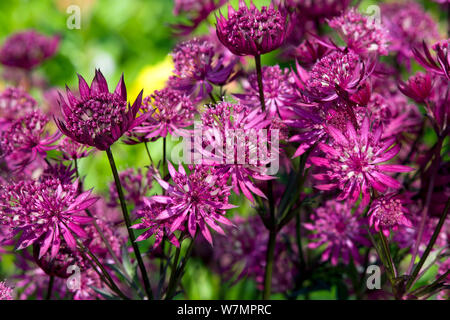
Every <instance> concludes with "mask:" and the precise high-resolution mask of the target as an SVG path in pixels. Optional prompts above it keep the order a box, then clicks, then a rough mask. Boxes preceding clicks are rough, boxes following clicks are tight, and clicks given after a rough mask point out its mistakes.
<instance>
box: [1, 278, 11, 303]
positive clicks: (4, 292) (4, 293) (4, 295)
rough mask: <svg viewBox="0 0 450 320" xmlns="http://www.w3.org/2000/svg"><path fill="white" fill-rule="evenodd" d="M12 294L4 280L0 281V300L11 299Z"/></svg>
mask: <svg viewBox="0 0 450 320" xmlns="http://www.w3.org/2000/svg"><path fill="white" fill-rule="evenodd" d="M12 295H13V290H12V289H11V288H10V287H9V286H7V285H6V283H5V282H3V281H0V300H13V298H12Z"/></svg>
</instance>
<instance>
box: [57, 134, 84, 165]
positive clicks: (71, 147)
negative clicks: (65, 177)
mask: <svg viewBox="0 0 450 320" xmlns="http://www.w3.org/2000/svg"><path fill="white" fill-rule="evenodd" d="M58 149H59V150H60V151H61V153H62V159H63V160H76V159H81V158H85V157H87V156H88V155H89V154H90V153H91V151H92V149H89V147H86V145H83V144H81V143H78V142H76V141H74V140H72V139H71V138H69V137H64V138H63V139H61V141H60V142H59V144H58Z"/></svg>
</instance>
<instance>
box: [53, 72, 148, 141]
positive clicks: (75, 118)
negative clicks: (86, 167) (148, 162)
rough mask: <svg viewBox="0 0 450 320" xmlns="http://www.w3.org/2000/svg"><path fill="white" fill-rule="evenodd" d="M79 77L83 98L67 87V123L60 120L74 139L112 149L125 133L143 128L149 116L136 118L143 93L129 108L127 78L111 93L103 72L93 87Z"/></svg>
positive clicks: (62, 100) (64, 109) (63, 105)
mask: <svg viewBox="0 0 450 320" xmlns="http://www.w3.org/2000/svg"><path fill="white" fill-rule="evenodd" d="M78 78H79V90H80V98H79V99H78V98H76V97H75V96H74V95H73V94H72V92H71V91H70V90H69V88H68V87H66V91H67V102H66V101H65V99H64V97H63V96H62V95H61V94H60V105H61V109H62V112H63V115H64V120H61V119H58V120H56V124H57V125H58V128H59V129H60V130H61V132H62V133H64V134H65V135H66V136H68V137H70V138H72V139H73V140H75V141H77V142H79V143H81V144H86V145H89V146H93V147H96V148H97V149H99V150H106V149H108V148H109V147H110V146H111V145H112V144H113V143H114V142H116V141H117V140H118V139H119V138H120V137H121V136H122V135H123V134H124V133H125V132H127V131H128V130H131V129H133V128H134V127H136V126H138V125H140V124H141V123H142V122H143V121H144V120H145V119H146V116H140V117H139V118H137V119H136V114H137V113H138V111H139V108H140V107H141V101H142V91H141V92H140V93H139V95H138V97H137V98H136V100H135V102H134V104H133V106H130V105H129V104H128V107H127V89H126V87H125V83H124V81H123V75H122V77H121V78H120V81H119V83H118V84H117V87H116V90H115V91H114V92H113V93H110V92H109V90H108V84H107V83H106V80H105V78H104V77H103V74H102V73H101V72H100V70H95V77H94V80H93V81H92V84H91V87H90V88H89V86H88V85H87V83H86V81H85V80H84V79H83V77H82V76H80V75H78Z"/></svg>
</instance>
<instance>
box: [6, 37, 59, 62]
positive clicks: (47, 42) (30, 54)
mask: <svg viewBox="0 0 450 320" xmlns="http://www.w3.org/2000/svg"><path fill="white" fill-rule="evenodd" d="M58 45H59V37H46V36H44V35H42V34H40V33H38V32H36V31H34V30H29V31H23V32H18V33H15V34H13V35H12V36H10V37H9V38H8V39H6V41H5V42H4V43H3V46H2V48H1V49H0V63H2V64H3V65H5V66H8V67H15V68H21V69H25V70H31V69H33V68H35V67H37V66H38V65H40V64H41V63H42V62H44V61H45V60H47V59H48V58H51V57H52V56H53V55H54V54H55V52H56V50H57V49H58Z"/></svg>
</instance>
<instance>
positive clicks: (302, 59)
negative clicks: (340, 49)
mask: <svg viewBox="0 0 450 320" xmlns="http://www.w3.org/2000/svg"><path fill="white" fill-rule="evenodd" d="M330 50H331V49H330V48H329V46H325V45H324V44H323V41H322V40H321V41H318V40H317V39H316V38H312V39H309V40H308V39H307V40H304V41H303V42H302V43H300V44H299V45H298V46H297V47H295V48H294V50H293V52H292V54H293V56H294V57H296V58H297V62H298V63H299V64H300V65H301V66H303V67H305V68H309V67H311V66H313V65H314V64H315V63H316V62H317V61H318V60H320V59H322V58H323V57H324V56H326V55H327V54H328V53H330Z"/></svg>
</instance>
